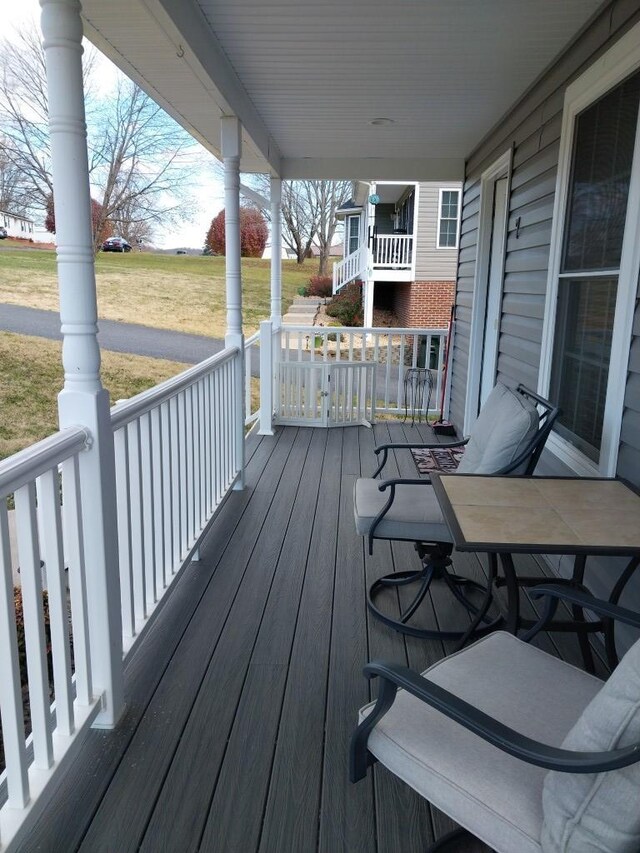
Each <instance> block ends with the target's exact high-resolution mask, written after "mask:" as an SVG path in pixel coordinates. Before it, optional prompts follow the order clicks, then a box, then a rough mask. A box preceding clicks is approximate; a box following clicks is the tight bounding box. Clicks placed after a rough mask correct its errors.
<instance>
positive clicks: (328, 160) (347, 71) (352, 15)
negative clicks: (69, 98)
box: [82, 0, 602, 181]
mask: <svg viewBox="0 0 640 853" xmlns="http://www.w3.org/2000/svg"><path fill="white" fill-rule="evenodd" d="M82 5H83V17H84V20H85V31H86V35H87V37H88V38H89V39H90V40H92V41H94V42H95V43H96V44H97V46H98V47H99V48H100V49H102V50H103V51H104V52H105V53H106V54H107V55H108V56H109V57H110V58H111V59H112V60H113V61H114V62H115V63H116V64H117V65H119V66H120V67H121V68H122V69H123V70H124V71H125V73H127V74H129V76H131V77H132V78H133V79H135V80H137V82H139V83H140V84H141V85H142V86H143V88H145V89H146V90H147V91H148V92H149V94H150V95H151V96H152V97H154V98H156V100H158V101H159V102H160V103H161V104H162V105H163V106H164V107H165V108H166V109H167V110H168V111H169V112H170V113H171V114H172V115H173V116H174V117H175V118H176V119H178V121H180V123H181V124H183V125H184V126H185V127H186V128H187V130H189V131H190V132H191V133H193V134H194V135H195V136H196V137H197V138H198V139H200V141H201V142H202V143H203V144H204V145H205V146H206V147H207V148H208V149H209V150H210V151H212V152H213V153H215V154H219V118H220V116H221V115H223V114H229V113H234V114H236V115H238V116H239V117H240V119H241V120H242V122H243V125H244V128H245V131H244V148H245V151H244V155H243V162H242V169H243V170H244V171H275V172H280V174H281V175H282V176H283V177H317V178H322V177H332V178H353V179H358V178H362V179H375V178H378V179H386V180H399V181H404V180H453V179H455V178H459V177H461V176H462V164H463V162H464V159H465V157H467V156H468V155H469V154H470V153H471V151H472V150H473V148H474V147H475V146H476V145H477V143H478V142H479V141H480V140H481V139H482V138H483V137H484V136H485V135H486V134H487V133H488V132H489V130H490V129H491V128H492V127H493V125H494V124H495V123H496V122H497V121H498V120H499V119H500V117H501V116H502V115H503V114H504V113H505V112H507V110H508V109H509V108H510V106H512V104H513V103H514V102H515V101H516V100H517V99H518V98H519V97H520V96H521V95H522V94H523V93H524V91H525V90H526V89H527V88H528V87H529V86H530V85H531V84H532V83H533V82H534V81H535V80H536V78H537V77H538V76H539V75H540V74H542V72H543V71H544V70H545V69H546V68H547V67H548V66H549V65H550V64H551V63H552V61H553V60H554V58H555V57H557V56H558V55H559V54H560V53H561V52H562V50H563V48H564V47H565V46H566V45H567V44H568V43H569V42H570V41H571V40H572V38H573V37H574V36H575V35H576V34H577V33H578V32H579V31H580V29H581V28H582V27H583V26H584V25H585V24H586V23H587V21H588V20H589V19H590V18H591V16H592V15H593V14H594V13H595V12H596V10H597V9H598V8H599V7H600V6H601V5H602V4H601V0H562V2H558V0H482V2H478V0H396V2H389V0H348V2H346V3H345V2H336V0H111V2H109V3H105V2H104V0H83V3H82ZM382 117H384V118H390V119H392V120H393V124H389V125H386V126H373V125H371V124H370V122H371V120H372V119H375V118H382Z"/></svg>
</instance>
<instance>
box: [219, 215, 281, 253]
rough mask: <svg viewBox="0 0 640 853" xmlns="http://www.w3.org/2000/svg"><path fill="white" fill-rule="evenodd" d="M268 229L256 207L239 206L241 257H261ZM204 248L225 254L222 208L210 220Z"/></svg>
mask: <svg viewBox="0 0 640 853" xmlns="http://www.w3.org/2000/svg"><path fill="white" fill-rule="evenodd" d="M268 236H269V229H268V228H267V222H266V220H265V218H264V216H263V215H262V213H260V211H259V210H258V208H257V207H241V208H240V254H241V255H242V257H243V258H261V257H262V253H263V252H264V247H265V246H266V245H267V237H268ZM204 247H205V249H209V250H210V251H211V252H214V253H215V254H216V255H224V254H225V217H224V210H221V211H220V213H219V214H218V215H217V216H214V218H213V219H212V220H211V225H210V227H209V230H208V231H207V236H206V237H205V241H204Z"/></svg>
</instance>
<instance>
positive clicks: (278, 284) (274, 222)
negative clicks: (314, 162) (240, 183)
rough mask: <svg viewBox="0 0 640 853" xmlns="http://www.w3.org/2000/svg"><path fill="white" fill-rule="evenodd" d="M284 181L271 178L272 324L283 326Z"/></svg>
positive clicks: (275, 326)
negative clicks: (282, 206)
mask: <svg viewBox="0 0 640 853" xmlns="http://www.w3.org/2000/svg"><path fill="white" fill-rule="evenodd" d="M281 203H282V180H281V179H280V178H273V177H272V178H271V322H272V323H273V328H274V330H276V329H279V328H280V326H281V325H282V218H281V211H280V205H281Z"/></svg>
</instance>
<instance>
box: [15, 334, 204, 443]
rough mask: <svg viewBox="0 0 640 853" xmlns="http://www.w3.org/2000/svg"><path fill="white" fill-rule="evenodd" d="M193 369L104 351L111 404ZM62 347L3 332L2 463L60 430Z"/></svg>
mask: <svg viewBox="0 0 640 853" xmlns="http://www.w3.org/2000/svg"><path fill="white" fill-rule="evenodd" d="M189 366H190V365H187V364H180V363H178V362H175V361H165V360H163V359H158V358H143V357H142V356H138V355H126V354H123V353H116V352H104V351H103V352H102V381H103V384H104V386H105V388H107V389H108V390H109V392H110V394H111V402H112V403H115V401H116V400H119V399H125V398H127V397H133V396H134V394H139V393H140V392H141V391H145V390H146V389H147V388H151V387H152V386H153V385H157V384H158V383H159V382H163V381H164V380H165V379H169V377H171V376H175V375H176V374H177V373H181V372H182V371H183V370H185V369H186V368H187V367H189ZM62 381H63V370H62V361H61V344H60V343H59V342H58V341H48V340H45V339H44V338H32V337H28V336H27V335H12V334H9V332H1V331H0V459H4V457H5V456H10V455H11V454H12V453H16V451H18V450H22V448H23V447H26V446H27V445H29V444H32V443H33V442H34V441H39V440H40V439H41V438H46V436H48V435H51V433H53V432H55V431H56V430H57V429H58V414H57V411H58V410H57V396H58V391H60V389H61V388H62Z"/></svg>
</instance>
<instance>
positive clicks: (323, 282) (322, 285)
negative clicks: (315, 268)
mask: <svg viewBox="0 0 640 853" xmlns="http://www.w3.org/2000/svg"><path fill="white" fill-rule="evenodd" d="M332 293H333V278H332V276H330V275H312V276H311V278H310V279H309V287H308V288H307V294H308V295H309V296H319V297H321V298H322V299H325V298H326V297H327V296H331V294H332Z"/></svg>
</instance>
